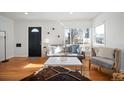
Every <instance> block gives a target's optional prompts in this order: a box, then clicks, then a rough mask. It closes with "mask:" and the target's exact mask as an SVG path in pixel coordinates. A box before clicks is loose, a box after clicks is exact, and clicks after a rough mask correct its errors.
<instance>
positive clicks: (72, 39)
mask: <svg viewBox="0 0 124 93" xmlns="http://www.w3.org/2000/svg"><path fill="white" fill-rule="evenodd" d="M65 44H83V30H82V29H80V28H66V29H65Z"/></svg>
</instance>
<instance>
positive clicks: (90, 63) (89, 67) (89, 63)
mask: <svg viewBox="0 0 124 93" xmlns="http://www.w3.org/2000/svg"><path fill="white" fill-rule="evenodd" d="M90 68H91V60H89V70H90Z"/></svg>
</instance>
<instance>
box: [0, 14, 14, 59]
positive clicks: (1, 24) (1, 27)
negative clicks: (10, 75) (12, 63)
mask: <svg viewBox="0 0 124 93" xmlns="http://www.w3.org/2000/svg"><path fill="white" fill-rule="evenodd" d="M0 31H6V34H7V49H6V51H7V52H6V53H7V58H11V57H13V55H14V47H13V40H14V39H13V38H14V22H13V20H11V19H8V18H6V17H3V16H0ZM0 46H1V48H2V49H0V54H1V57H0V60H4V51H3V49H4V48H3V47H2V46H3V44H2V41H1V42H0Z"/></svg>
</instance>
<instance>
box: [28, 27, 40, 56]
mask: <svg viewBox="0 0 124 93" xmlns="http://www.w3.org/2000/svg"><path fill="white" fill-rule="evenodd" d="M28 42H29V47H28V56H29V57H41V53H42V52H41V46H42V45H41V27H29V28H28Z"/></svg>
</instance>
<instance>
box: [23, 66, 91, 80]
mask: <svg viewBox="0 0 124 93" xmlns="http://www.w3.org/2000/svg"><path fill="white" fill-rule="evenodd" d="M22 81H90V80H89V79H88V78H86V77H84V76H82V75H81V74H80V73H79V72H78V71H75V70H69V69H66V68H63V67H60V66H56V67H52V66H50V67H47V68H43V69H40V70H39V71H37V72H35V73H34V74H32V75H30V76H28V77H26V78H24V79H22Z"/></svg>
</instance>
